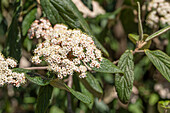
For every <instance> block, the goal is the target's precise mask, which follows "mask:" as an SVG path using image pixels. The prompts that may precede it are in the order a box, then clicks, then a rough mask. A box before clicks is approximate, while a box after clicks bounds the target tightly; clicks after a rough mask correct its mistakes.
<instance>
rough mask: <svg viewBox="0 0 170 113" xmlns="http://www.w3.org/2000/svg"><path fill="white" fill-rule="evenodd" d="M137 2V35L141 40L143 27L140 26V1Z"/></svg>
mask: <svg viewBox="0 0 170 113" xmlns="http://www.w3.org/2000/svg"><path fill="white" fill-rule="evenodd" d="M137 4H138V21H139V22H138V31H139V37H140V40H143V27H142V21H141V10H140V3H139V2H137Z"/></svg>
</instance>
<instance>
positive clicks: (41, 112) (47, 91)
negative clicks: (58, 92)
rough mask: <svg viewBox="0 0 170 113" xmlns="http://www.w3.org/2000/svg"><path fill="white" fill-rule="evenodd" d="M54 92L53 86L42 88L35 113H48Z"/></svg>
mask: <svg viewBox="0 0 170 113" xmlns="http://www.w3.org/2000/svg"><path fill="white" fill-rule="evenodd" d="M52 92H53V87H52V86H51V85H46V86H40V89H39V93H38V98H37V106H36V110H35V113H46V111H47V108H48V105H49V103H50V99H51V95H52Z"/></svg>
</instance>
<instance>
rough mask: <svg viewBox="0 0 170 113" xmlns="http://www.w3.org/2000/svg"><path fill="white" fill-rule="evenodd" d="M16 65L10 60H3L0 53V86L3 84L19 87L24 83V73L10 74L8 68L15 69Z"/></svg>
mask: <svg viewBox="0 0 170 113" xmlns="http://www.w3.org/2000/svg"><path fill="white" fill-rule="evenodd" d="M16 65H17V63H16V62H15V61H14V60H13V59H11V58H7V59H5V58H4V56H3V55H2V54H1V53H0V86H3V85H4V84H13V85H14V86H16V87H19V86H20V85H21V84H23V83H25V76H24V73H21V74H20V73H16V72H12V70H11V69H10V68H14V67H16Z"/></svg>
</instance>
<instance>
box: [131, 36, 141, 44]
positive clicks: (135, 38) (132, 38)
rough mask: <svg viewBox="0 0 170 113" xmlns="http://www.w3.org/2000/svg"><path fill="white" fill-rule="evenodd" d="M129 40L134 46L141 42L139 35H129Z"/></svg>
mask: <svg viewBox="0 0 170 113" xmlns="http://www.w3.org/2000/svg"><path fill="white" fill-rule="evenodd" d="M128 38H129V39H130V40H131V41H132V42H133V43H134V44H136V42H137V41H139V35H135V34H128Z"/></svg>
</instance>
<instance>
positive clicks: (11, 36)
mask: <svg viewBox="0 0 170 113" xmlns="http://www.w3.org/2000/svg"><path fill="white" fill-rule="evenodd" d="M19 12H20V8H19V7H18V8H17V11H16V12H15V14H14V17H13V19H12V23H11V25H10V27H9V30H8V37H7V40H6V47H5V50H4V55H5V56H8V57H9V56H10V57H13V58H15V59H16V60H17V61H19V60H20V58H21V41H20V37H21V36H20V34H19V29H18V16H19Z"/></svg>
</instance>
